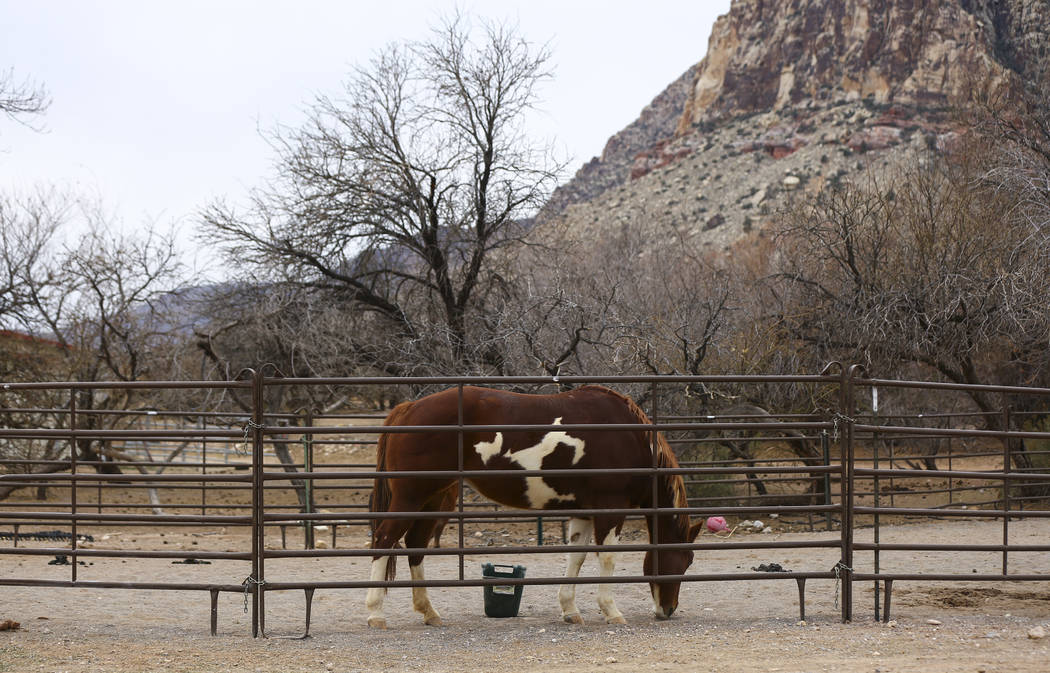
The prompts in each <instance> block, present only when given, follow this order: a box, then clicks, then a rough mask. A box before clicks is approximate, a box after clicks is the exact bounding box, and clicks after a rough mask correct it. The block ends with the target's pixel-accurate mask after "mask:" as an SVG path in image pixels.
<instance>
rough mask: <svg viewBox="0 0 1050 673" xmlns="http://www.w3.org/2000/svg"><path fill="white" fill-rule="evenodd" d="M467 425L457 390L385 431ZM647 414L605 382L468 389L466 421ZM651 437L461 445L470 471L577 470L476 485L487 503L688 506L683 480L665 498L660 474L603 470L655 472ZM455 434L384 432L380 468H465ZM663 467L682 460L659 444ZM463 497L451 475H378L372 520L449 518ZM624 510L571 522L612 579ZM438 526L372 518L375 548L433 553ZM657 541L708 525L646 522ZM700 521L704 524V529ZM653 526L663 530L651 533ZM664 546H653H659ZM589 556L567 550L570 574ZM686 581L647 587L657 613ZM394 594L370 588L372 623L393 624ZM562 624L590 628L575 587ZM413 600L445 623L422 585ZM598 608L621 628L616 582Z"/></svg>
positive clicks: (680, 520)
mask: <svg viewBox="0 0 1050 673" xmlns="http://www.w3.org/2000/svg"><path fill="white" fill-rule="evenodd" d="M458 419H459V393H458V389H456V388H453V389H449V390H445V391H443V392H439V393H435V394H433V395H429V396H427V397H424V398H422V399H419V400H417V401H415V402H405V403H403V404H400V405H398V406H397V407H396V408H395V409H394V410H393V411H392V412H391V413H390V415H389V416H388V417H387V419H386V425H388V426H392V427H396V426H398V425H403V426H426V425H446V426H447V425H456V424H457V423H458ZM649 423H650V421H649V418H648V417H647V416H646V415H645V413H644V412H643V411H642V410H641V409H640V408H639V407H638V405H636V404H635V403H634V402H633V401H632V400H631V399H630V398H628V397H626V396H624V395H621V394H619V393H617V392H614V391H612V390H610V389H608V388H604V387H601V386H584V387H581V388H577V389H575V390H571V391H569V392H564V393H560V394H556V395H524V394H520V393H512V392H506V391H502V390H492V389H487V388H475V387H464V388H463V424H464V425H475V426H476V425H547V426H551V425H562V424H572V425H576V424H579V425H590V424H649ZM651 436H652V435H651V432H649V431H646V430H644V429H636V430H603V429H600V428H595V429H587V430H573V431H571V432H564V431H561V430H551V429H540V430H514V431H505V432H492V431H489V432H467V433H465V435H464V442H463V447H464V450H463V469H464V470H470V471H482V470H486V469H491V470H512V469H521V470H544V469H547V470H553V469H570V468H571V469H579V470H580V471H581V472H580V473H578V474H572V475H568V476H564V475H561V476H559V475H552V476H525V477H507V476H493V477H485V476H482V477H472V478H469V479H468V480H467V481H468V482H469V483H470V484H471V486H473V487H474V489H475V490H477V491H478V492H479V493H481V494H483V495H484V496H485V497H487V498H489V499H491V500H493V501H495V502H498V503H501V504H503V505H507V506H509V507H516V508H521V509H533V510H558V509H628V508H637V507H651V506H652V505H653V503H654V502H655V503H656V504H657V505H658V506H659V507H686V498H685V486H684V485H683V483H682V478H681V476H680V475H677V474H666V473H663V472H661V473H659V475H658V479H657V480H656V483H657V492H656V497H655V499H654V497H653V495H654V494H653V484H654V480H653V478H652V475H651V474H635V475H624V474H616V473H611V474H610V473H608V472H606V470H613V469H618V468H619V469H623V468H648V467H652V466H653V464H654V456H653V450H654V449H653V442H652V441H651ZM458 446H459V444H458V438H457V433H455V432H419V433H397V432H384V433H383V434H382V435H380V438H379V448H378V455H377V460H376V470H377V471H391V472H396V471H420V470H440V471H455V470H456V469H457V468H458V463H459V448H458ZM656 452H657V455H656V457H655V458H656V460H655V463H656V465H657V466H658V467H666V468H676V467H678V461H677V460H676V459H675V456H674V453H673V452H672V451H671V448H670V447H669V446H668V444H667V442H666V441H665V440H664V438H663V436H661V435H658V441H657V442H656ZM457 492H458V480H457V479H456V478H454V477H449V478H413V477H377V478H376V480H375V489H374V491H373V495H372V500H371V504H370V509H371V510H372V511H373V512H443V511H451V509H452V506H453V504H454V503H455V499H456V495H457ZM624 518H625V516H624V515H623V514H609V515H596V516H593V517H587V518H571V519H570V520H569V529H568V530H569V541H570V543H571V544H577V545H585V544H590V539H591V536H592V535H593V538H594V540H595V541H596V542H597V544H598V545H599V546H601V547H605V548H609V551H600V552H598V560H599V565H600V568H601V570H600V573H601V576H602V577H608V576H611V575H612V574H613V570H614V565H615V558H614V553H613V550H612V549H611V548H612V547H613V546H614V545H615V544H616V543H617V541H618V539H619V535H620V532H621V530H622V528H623V523H624ZM437 523H438V519H435V518H419V519H383V520H374V521H373V528H372V548H373V549H391V548H393V547H394V546H395V545H396V544H397V543H398V542H399V541H400V540H401V538H402V537H404V539H405V546H406V547H408V548H409V549H421V548H423V547H426V545H427V542H428V541H429V540H430V538H431V535H432V533H433V530H434V527H435V525H436V524H437ZM646 523H647V524H648V527H649V539H650V542H655V543H660V544H670V543H691V542H693V541H694V540H695V539H696V536H697V534H698V533H699V531H700V525H701V524H700V523H698V524H696V525H693V526H691V525H690V522H689V516H688V515H686V514H661V515H659V516H654V515H648V516H647V517H646ZM701 523H702V522H701ZM654 530H655V531H656V534H655V535H654ZM654 538H655V539H654ZM655 554H656V564H655V567H654V562H653V561H654V558H653V557H654V552H653V551H652V550H650V551H647V552H646V554H645V565H644V573H645V574H646V575H650V574H652V572H653V570H654V569H655V570H656V571H657V572H658V573H659V575H682V574H685V571H686V569H687V568H688V567H689V565H690V564H691V563H692V561H693V552H692V551H691V550H688V549H660V550H658V551H656V552H655ZM584 557H585V554H584V553H580V552H573V553H570V554H569V560H568V569H567V571H566V576H567V577H577V576H578V575H579V571H580V566H581V565H582V564H583V561H584ZM408 564H409V569H410V571H411V574H412V579H413V580H421V579H423V556H422V555H420V554H415V555H412V554H410V555H409V557H408ZM393 577H394V557H393V556H376V557H374V558H373V561H372V574H371V579H372V580H373V581H380V580H383V579H384V578H387V579H393ZM680 584H681V583H680V582H679V581H673V580H668V581H655V582H651V583H650V589H651V592H652V596H653V606H654V614H655V616H656V617H657V618H660V619H666V618H668V617H670V616H671V613H673V612H674V611H675V608H677V607H678V590H679V586H680ZM385 595H386V589H385V588H378V587H376V588H372V589H369V591H368V596H367V600H366V607H367V609H368V624H369V625H370V626H373V627H379V628H384V627H385V626H386V619H385V617H384V614H383V599H384V597H385ZM558 598H559V601H560V603H561V610H562V617H563V618H564V619H565V621H567V622H571V623H582V622H583V620H582V618H581V617H580V612H579V610H578V609H577V608H576V588H575V585H574V584H566V585H563V586H562V587H561V590H560V591H559V593H558ZM412 604H413V607H414V608H415V609H416V611H418V612H420V613H422V614H423V620H424V622H425V623H426V624H431V625H439V624H441V617H440V616H439V615H438V613H437V611H436V610H435V609H434V607H433V606H432V605H431V604H430V599H429V598H428V597H427V591H426V588H425V587H414V588H413V589H412ZM598 606H599V607H600V608H601V611H602V613H603V614H604V615H605V620H606V621H607V622H609V623H623V622H624V618H623V615H622V614H621V613H620V611H619V610H618V609H617V608H616V603H615V601H614V600H613V597H612V592H611V589H610V585H609V584H604V583H603V584H599V587H598Z"/></svg>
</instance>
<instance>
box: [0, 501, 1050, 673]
mask: <svg viewBox="0 0 1050 673" xmlns="http://www.w3.org/2000/svg"><path fill="white" fill-rule="evenodd" d="M508 531H509V532H508ZM88 532H91V533H92V534H93V535H94V536H95V538H96V542H95V546H96V547H100V548H102V547H107V548H116V549H120V548H144V549H175V550H184V551H186V552H187V557H189V556H191V555H192V553H193V552H194V551H196V550H202V549H208V550H226V549H230V550H234V549H243V548H244V544H245V540H246V538H247V535H246V533H242V532H224V531H221V530H214V531H204V532H201V531H192V530H188V529H181V530H180V529H167V530H159V531H158V530H151V531H145V530H141V529H120V530H112V531H106V530H103V529H89V530H88ZM475 533H480V535H477V534H475ZM455 535H456V533H455V528H454V527H452V528H450V529H449V530H447V531H446V536H448V538H447V539H448V540H449V541H450V542H451V541H452V540H453V538H454V536H455ZM856 535H857V539H858V540H866V539H867V540H870V539H871V535H872V531H871V529H860V530H858V531H857V533H856ZM104 536H108V537H106V539H103V537H104ZM753 537H754V539H757V540H762V541H765V540H770V539H780V540H793V539H806V540H812V539H819V540H831V539H837V533H823V532H816V533H808V532H782V529H780V530H778V526H777V525H776V522H774V532H773V533H770V534H766V535H754V536H753ZM1048 537H1050V521H1047V520H1034V519H1029V520H1027V521H1014V522H1011V525H1010V541H1011V542H1012V543H1019V544H1026V543H1027V544H1035V543H1045V541H1046V540H1047V539H1048ZM881 538H882V541H884V542H892V541H923V542H943V543H948V542H954V541H958V540H964V539H965V540H970V541H974V542H981V541H985V542H989V543H994V542H999V541H1001V540H1002V524H1001V523H996V522H994V521H958V522H952V523H947V522H943V523H942V522H937V523H923V524H913V525H904V526H896V527H894V528H892V529H885V528H884V529H883V531H882V535H881ZM468 539H469V540H470V541H471V542H472V543H474V544H477V545H479V546H480V547H481V548H479V550H478V553H477V554H476V555H473V556H468V557H467V559H466V562H465V569H466V573H467V576H476V577H480V575H481V571H480V564H481V563H482V562H483V561H493V562H497V563H501V562H502V563H520V564H522V565H525V566H526V567H527V574H528V576H529V577H559V576H560V575H561V574H562V572H563V570H564V555H563V554H561V553H560V552H559V553H553V554H536V555H531V556H502V555H497V554H493V553H491V551H487V549H486V547H488V546H498V545H500V544H504V543H510V542H513V543H518V544H520V543H529V540H528V537H527V535H525V534H523V533H522V532H521V531H520V530H510V529H505V528H503V529H501V528H499V527H498V526H497V527H494V528H492V529H482V530H477V531H473V532H472V533H471V535H469V536H468ZM733 539H734V540H737V539H740V540H748V539H752V538H751V537H749V536H748V535H744V534H742V533H739V532H738V533H737V534H735V535H734V537H733ZM700 541H701V542H705V541H711V538H709V537H707V536H705V537H702V538H701V540H700ZM295 542H297V540H296V539H295V538H294V537H293V536H292V534H291V532H289V540H288V543H289V547H294V543H295ZM0 544H4V545H5V546H6V545H10V544H11V543H10V542H8V541H5V542H0ZM26 544H30V545H32V546H39V545H44V544H45V543H42V542H40V543H26ZM267 546H268V547H269V548H280V546H281V541H280V536H279V533H278V532H277V531H276V530H275V531H274V533H273V534H271V536H270V538H269V539H268V540H267ZM338 546H339V547H354V546H357V547H359V548H363V547H364V546H365V541H364V537H363V534H362V533H360V532H350V531H348V532H347V534H345V535H344V534H342V533H341V534H340V537H339V545H338ZM556 550H557V547H556V546H552V551H556ZM48 560H49V557H45V556H32V555H13V556H8V555H5V556H0V577H22V578H26V577H32V578H49V579H68V578H69V577H70V568H69V567H68V566H60V565H48V563H47V561H48ZM837 560H838V553H837V550H835V549H778V550H745V551H732V552H731V551H724V550H710V551H703V552H698V553H697V559H696V561H695V562H694V565H693V567H692V571H693V572H748V571H750V568H751V567H753V566H757V565H759V564H761V563H773V562H776V563H780V564H781V565H782V566H783V567H785V568H787V569H790V570H800V571H809V570H812V571H825V570H828V569H830V568H831V567H832V566H833V565H834V564H835V562H836V561H837ZM85 561H86V562H87V563H89V564H91V565H85V566H80V567H79V568H78V577H79V578H80V579H85V580H89V579H118V580H139V581H147V580H150V581H185V582H216V583H224V584H238V583H240V582H241V580H242V579H244V577H246V576H247V575H248V573H249V570H250V568H249V566H248V564H247V563H246V562H240V561H219V560H216V561H213V562H212V563H211V564H199V565H186V564H173V563H172V562H171V559H135V560H131V559H128V560H122V559H106V558H94V559H85ZM1001 562H1002V557H1001V554H997V553H995V554H992V553H984V554H981V553H972V554H963V553H956V552H952V553H940V554H938V553H935V552H892V553H889V552H887V553H884V554H883V556H882V559H881V566H882V568H883V569H885V570H894V569H904V568H912V569H914V568H916V567H919V568H922V569H923V570H924V571H925V572H967V573H968V572H998V571H999V570H1000V569H1001V565H1000V564H1001ZM368 564H369V562H368V560H367V559H365V558H354V559H351V558H314V559H286V560H268V561H267V563H266V577H267V579H268V580H270V581H282V582H283V581H308V580H320V581H332V580H341V579H367V577H368ZM399 565H400V571H401V574H400V576H401V577H405V576H407V571H406V568H405V565H404V561H403V560H402V561H401V563H400V564H399ZM1048 565H1050V559H1048V557H1047V555H1046V554H1045V553H1028V554H1021V553H1018V554H1016V555H1012V556H1011V557H1010V572H1011V573H1024V572H1043V573H1046V572H1047V571H1048ZM426 566H427V576H428V578H443V577H447V578H452V577H455V576H456V574H457V569H458V560H457V558H456V557H431V558H429V559H428V560H427V562H426ZM640 567H641V555H640V554H639V553H635V552H625V553H623V554H621V558H620V562H619V563H618V568H617V570H618V573H620V574H624V575H628V574H638V573H639V571H640ZM854 567H855V568H856V569H857V571H861V572H862V571H865V570H870V569H871V568H872V557H871V555H870V553H869V554H863V555H858V557H857V558H856V559H855V564H854ZM584 573H585V574H587V573H590V574H597V563H596V561H595V560H594V558H593V557H591V558H590V559H588V561H587V563H586V564H585V565H584ZM556 593H557V587H556V586H527V587H525V590H524V594H523V598H522V603H521V608H520V611H519V616H518V617H513V618H507V619H492V618H487V617H485V616H484V610H483V607H484V605H483V598H482V589H480V588H463V589H452V588H434V589H431V590H430V594H431V599H432V600H433V602H434V604H435V607H436V608H437V609H438V610H439V611H440V612H441V613H442V616H443V618H444V620H445V624H446V625H445V626H443V627H438V628H435V627H425V626H423V625H422V623H421V619H420V618H419V616H418V615H417V614H415V613H413V612H412V610H411V599H410V595H409V590H408V589H394V590H391V592H390V595H389V596H388V599H387V603H386V608H387V610H386V611H387V619H388V623H389V627H390V628H389V629H388V630H386V631H376V630H370V629H369V628H368V627H367V626H366V625H365V616H366V614H365V608H364V590H319V591H318V592H317V593H316V595H315V598H314V609H313V623H312V626H311V637H310V638H308V639H306V640H295V639H286V638H283V637H281V636H294V635H296V634H299V633H301V632H302V629H303V612H304V611H303V605H304V599H303V595H302V592H299V591H289V592H268V593H267V612H266V625H267V631H268V635H269V636H270V637H267V638H259V639H253V638H252V637H251V618H250V615H248V614H245V612H244V602H243V597H242V596H240V595H234V594H222V595H221V596H220V601H219V620H218V632H219V634H218V636H217V637H211V636H210V635H209V599H208V594H207V592H177V591H144V590H108V591H104V590H93V589H81V588H77V589H67V588H54V589H49V588H44V589H41V588H34V587H0V622H3V621H4V620H8V619H10V620H14V621H17V622H20V624H21V628H19V629H18V630H12V631H0V672H2V673H8V672H22V671H26V672H35V671H47V672H50V671H56V672H58V671H70V672H86V671H92V672H94V671H114V672H116V673H131V672H133V671H136V672H137V671H164V672H165V673H176V672H179V671H260V672H270V671H273V672H276V671H281V672H285V671H318V672H322V671H324V672H327V671H392V670H393V671H396V670H413V671H414V670H420V671H488V670H498V671H507V672H513V671H545V672H552V671H586V670H602V671H645V670H674V671H680V670H685V671H693V670H714V671H727V672H730V673H734V672H741V673H742V672H745V671H746V672H748V673H750V672H751V671H783V672H785V673H788V672H793V671H837V672H838V671H845V672H851V671H865V672H869V673H871V672H876V671H878V672H880V673H888V672H896V671H923V672H929V671H945V672H951V673H955V672H963V671H966V672H970V673H978V672H980V671H986V672H989V673H990V672H992V671H1033V672H1034V671H1046V670H1048V669H1050V664H1048V663H1047V662H1048V661H1050V652H1048V649H1050V638H1031V637H1030V636H1029V632H1030V631H1031V630H1032V629H1033V628H1035V627H1042V628H1043V629H1044V630H1046V631H1050V587H1047V585H1046V583H1042V582H1037V583H994V584H986V583H983V584H979V583H964V582H957V583H944V582H939V583H920V582H915V581H898V582H896V583H895V586H894V592H893V613H892V617H893V621H892V622H891V623H890V624H888V625H886V624H882V623H879V622H876V621H875V620H874V618H873V617H874V614H873V613H874V608H873V606H874V593H873V588H872V587H871V586H870V585H867V584H861V583H857V584H856V585H855V592H854V601H855V612H854V621H853V623H850V624H842V623H840V622H839V612H838V610H837V609H836V607H835V595H836V592H835V582H834V580H810V581H809V582H808V583H807V586H806V605H805V607H806V621H805V622H804V623H802V622H799V610H798V592H797V589H796V585H795V582H793V581H790V580H787V581H785V580H780V581H755V582H693V583H686V584H683V589H682V595H681V602H680V607H679V610H678V612H677V613H676V614H675V617H674V618H673V619H671V620H669V621H664V622H658V621H655V620H654V619H653V618H652V617H651V616H650V606H651V603H650V599H649V596H648V587H647V586H645V585H633V584H632V585H628V584H625V585H617V586H616V588H615V596H616V600H617V603H618V605H619V607H620V609H621V610H622V612H623V613H624V615H625V617H626V618H627V624H626V625H625V626H608V625H606V624H604V623H603V621H602V620H601V618H600V614H599V612H598V608H597V603H596V591H595V587H594V586H593V585H584V586H580V587H579V588H578V591H577V602H578V604H579V607H580V609H581V612H582V614H583V616H584V618H585V620H586V621H587V623H586V624H584V625H582V626H573V625H569V624H565V623H563V622H562V621H561V620H560V619H559V615H560V611H559V608H558V602H557V597H556Z"/></svg>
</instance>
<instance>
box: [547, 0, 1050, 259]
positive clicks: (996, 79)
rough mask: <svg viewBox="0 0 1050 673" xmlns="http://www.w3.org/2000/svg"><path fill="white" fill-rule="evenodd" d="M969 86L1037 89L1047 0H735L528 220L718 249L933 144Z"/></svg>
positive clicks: (1045, 68) (950, 132) (951, 131)
mask: <svg viewBox="0 0 1050 673" xmlns="http://www.w3.org/2000/svg"><path fill="white" fill-rule="evenodd" d="M976 88H980V89H983V90H986V91H991V92H1004V91H1015V92H1016V91H1021V90H1023V89H1025V88H1027V89H1028V90H1030V91H1032V90H1034V91H1037V92H1042V96H1043V98H1044V100H1045V99H1047V98H1050V94H1048V93H1047V92H1050V0H734V2H733V4H732V6H731V9H730V11H729V13H728V14H726V15H724V16H722V17H720V18H719V19H718V21H717V22H716V23H715V26H714V29H713V31H712V35H711V38H710V40H709V43H708V52H707V55H706V57H705V58H704V59H703V60H702V61H701V62H700V63H698V64H696V65H695V66H693V67H692V68H690V69H689V70H688V71H686V73H685V74H684V75H683V76H682V77H681V78H679V80H677V81H676V82H674V83H672V84H671V85H670V86H669V87H668V88H667V89H666V90H665V91H664V92H662V93H661V94H660V96H658V97H657V98H656V99H654V101H653V103H652V104H650V106H649V107H647V108H646V110H645V111H643V113H642V115H641V117H640V118H639V120H638V121H636V122H635V123H634V124H632V125H631V126H629V127H628V128H626V129H624V130H623V131H621V132H620V133H618V134H616V135H615V136H613V137H612V138H611V139H610V140H609V142H608V144H607V145H606V148H605V150H604V151H603V153H602V156H601V157H597V158H595V159H592V160H591V161H590V162H589V163H588V164H586V165H585V166H584V167H583V168H581V169H580V171H579V172H578V173H577V175H576V176H575V177H574V178H573V179H572V180H571V181H569V182H568V183H567V184H566V185H564V186H563V187H562V188H560V189H559V190H558V191H557V192H556V194H555V195H554V197H553V198H552V200H551V203H550V204H549V206H548V208H547V209H546V211H545V213H544V214H543V216H542V217H541V219H547V218H551V219H556V220H558V221H560V222H561V223H563V224H567V225H568V229H569V230H572V231H575V232H576V234H578V235H581V236H589V235H600V234H601V231H602V230H603V228H606V227H619V226H627V225H628V224H629V223H644V225H643V226H646V227H649V228H650V229H651V230H652V231H653V232H654V234H655V235H660V234H659V232H668V234H669V235H671V234H672V233H673V235H675V236H683V235H684V236H687V237H694V238H697V240H699V241H701V242H702V243H703V245H711V246H719V247H726V246H728V245H729V244H731V243H732V242H734V241H736V240H739V239H740V238H741V237H743V236H744V235H745V234H747V233H748V232H752V231H760V230H761V228H762V226H763V224H764V223H765V222H766V221H768V220H769V218H770V217H771V216H772V215H773V214H774V213H775V212H776V211H777V209H778V208H779V207H780V205H782V204H783V203H784V201H785V200H786V198H788V197H789V195H790V194H791V193H797V192H798V191H799V190H806V189H810V190H812V189H819V188H820V187H822V186H823V185H824V184H826V183H827V182H828V181H829V180H838V179H843V178H845V177H849V176H851V175H854V174H856V173H857V172H858V171H869V170H871V169H873V168H878V167H887V166H890V165H892V164H893V163H894V162H896V161H898V160H900V158H902V157H904V156H907V155H909V154H911V153H914V152H917V151H927V150H929V149H934V150H936V149H938V148H942V147H944V146H945V144H946V143H948V142H950V140H951V138H952V137H953V136H954V135H955V134H956V133H958V132H960V131H961V130H963V129H960V128H958V127H957V126H956V125H954V124H953V122H952V116H951V110H952V107H953V106H954V105H956V104H957V103H959V102H961V101H963V100H964V99H965V98H966V97H967V95H968V94H969V92H970V91H972V90H974V89H976Z"/></svg>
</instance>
